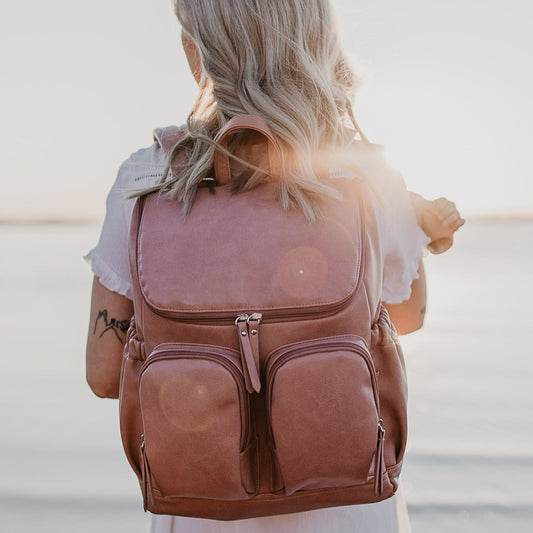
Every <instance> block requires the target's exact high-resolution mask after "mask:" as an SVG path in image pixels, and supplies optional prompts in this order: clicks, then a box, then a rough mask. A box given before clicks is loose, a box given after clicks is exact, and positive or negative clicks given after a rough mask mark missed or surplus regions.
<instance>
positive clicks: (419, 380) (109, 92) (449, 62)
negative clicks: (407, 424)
mask: <svg viewBox="0 0 533 533" xmlns="http://www.w3.org/2000/svg"><path fill="white" fill-rule="evenodd" d="M333 3H334V5H335V7H336V8H337V14H338V19H339V26H340V31H341V35H342V40H343V43H344V48H345V51H346V52H347V53H348V55H349V57H350V59H351V62H352V65H353V67H354V69H355V71H356V72H357V73H358V74H359V75H360V77H361V78H362V81H363V86H362V89H361V90H360V91H359V93H358V95H357V98H356V105H355V109H356V115H357V117H358V120H359V122H360V125H361V126H362V127H363V129H364V131H365V132H366V134H367V136H368V137H369V138H370V139H371V140H373V141H375V142H379V143H382V144H385V146H386V149H387V154H388V157H389V160H390V161H391V163H392V164H393V165H395V166H396V167H398V168H400V169H401V170H402V171H403V173H404V176H405V180H406V183H407V185H408V187H409V188H410V189H411V190H414V191H417V192H419V193H421V194H423V195H424V196H426V197H429V198H436V197H438V196H441V195H445V196H447V197H448V198H450V199H452V200H454V201H455V202H456V203H457V205H458V207H459V209H460V210H461V212H462V213H463V214H464V215H465V216H466V218H467V219H468V221H467V224H466V225H465V227H464V228H462V229H461V230H460V231H459V233H458V235H457V238H456V244H455V246H454V248H453V249H452V250H451V251H450V252H448V253H446V254H444V255H442V256H431V257H428V258H427V271H428V284H429V305H428V314H427V320H426V325H425V327H424V329H423V330H422V331H420V332H417V333H415V334H412V335H410V336H408V337H406V338H404V341H403V345H404V348H405V352H406V358H407V365H408V371H409V379H410V391H411V392H410V420H411V429H410V440H409V446H408V455H407V459H406V467H405V471H404V474H403V483H404V492H405V495H406V498H407V501H408V504H409V510H410V514H411V521H412V527H413V531H414V533H426V532H437V533H440V532H449V531H454V532H473V533H474V532H478V531H479V532H481V531H483V532H494V533H496V532H501V531H504V528H505V529H507V528H512V527H515V528H517V530H522V531H527V530H528V529H530V528H531V526H530V524H531V523H532V522H533V488H531V484H530V483H528V482H529V480H530V478H531V475H533V449H532V445H531V442H532V441H533V428H532V425H531V412H532V410H533V397H532V394H531V392H530V390H531V386H530V381H531V374H532V370H533V362H532V356H533V350H532V348H531V342H530V337H531V333H532V326H531V323H532V320H531V319H532V316H531V310H530V307H529V302H530V301H531V300H533V284H532V283H531V279H530V273H531V272H532V271H533V246H532V245H533V185H532V183H533V180H532V179H531V178H532V177H533V176H532V174H533V158H532V157H531V154H532V146H533V133H532V131H533V130H532V128H531V124H532V123H533V104H532V101H531V94H533V69H532V68H531V59H530V54H531V52H532V50H533V33H532V32H531V31H530V28H531V21H532V20H533V4H532V3H531V2H529V0H506V1H504V0H446V1H444V0H404V1H403V2H395V1H394V0H375V1H373V2H371V3H370V2H359V1H354V0H350V1H348V0H334V1H333ZM0 43H1V46H0V57H1V60H2V97H1V98H0V113H1V115H0V116H1V121H0V138H1V143H0V146H1V154H2V161H3V163H4V164H5V165H6V166H5V167H4V171H3V175H2V193H1V194H0V250H1V254H2V255H1V260H0V302H1V303H2V305H1V307H0V338H1V339H2V344H3V350H2V372H1V373H0V427H1V428H2V429H1V434H2V454H0V471H1V472H2V476H0V523H1V524H2V527H1V529H2V530H5V531H9V532H28V531H34V530H35V529H37V528H38V529H39V531H41V532H42V533H43V532H48V531H54V532H57V531H72V530H75V531H78V532H92V531H96V530H98V531H113V532H116V533H118V532H122V531H124V532H126V531H128V532H131V533H134V532H137V531H139V532H142V531H146V528H147V522H146V520H147V519H146V517H145V516H144V515H143V513H142V509H141V500H140V492H139V490H138V487H137V486H136V481H135V477H134V475H133V473H132V472H131V471H130V469H129V466H128V465H127V463H126V460H125V458H124V457H123V452H122V449H121V444H120V440H119V435H118V425H117V415H118V413H117V410H118V405H117V403H116V402H114V401H110V400H109V401H107V400H100V399H97V398H96V397H94V396H92V394H91V392H90V390H89V388H88V387H87V386H86V384H85V378H84V370H85V369H84V350H85V338H86V333H87V321H88V309H89V296H90V284H91V280H92V274H91V273H90V271H89V268H88V267H87V266H86V265H85V264H84V262H83V260H82V255H83V254H85V253H86V252H87V251H89V249H90V248H91V247H92V246H94V245H95V244H96V241H97V239H98V234H99V230H100V225H101V222H102V220H103V216H104V214H105V197H106V194H107V192H108V190H109V188H110V187H111V184H112V183H113V181H114V179H115V175H116V171H117V169H118V166H119V165H120V163H121V162H122V161H123V160H125V159H126V158H127V157H128V156H129V154H130V153H131V152H134V151H136V150H137V149H138V148H140V147H143V146H148V145H150V144H151V142H152V138H151V131H152V129H153V128H155V127H157V126H165V125H169V124H180V123H182V122H184V121H185V119H186V116H187V114H188V112H189V110H190V108H191V105H192V101H193V98H194V95H195V83H194V81H193V79H192V76H190V74H189V72H188V68H187V66H186V62H185V57H184V54H183V52H182V50H181V44H180V34H179V27H178V24H177V22H176V21H175V18H174V16H173V14H172V10H171V7H170V1H169V0H155V1H154V0H152V1H151V2H148V1H146V0H127V1H126V0H114V1H113V2H105V1H104V0H93V1H92V2H90V3H76V2H69V1H67V0H49V1H48V2H37V1H36V0H28V1H26V2H18V1H15V0H4V1H3V2H2V3H1V5H0ZM4 526H5V527H4ZM377 533H378V532H377Z"/></svg>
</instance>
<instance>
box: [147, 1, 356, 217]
mask: <svg viewBox="0 0 533 533" xmlns="http://www.w3.org/2000/svg"><path fill="white" fill-rule="evenodd" d="M174 2H175V12H176V15H177V17H178V19H179V21H180V23H181V25H182V27H183V29H184V31H185V32H186V33H187V34H188V35H189V36H190V37H191V38H192V39H193V40H194V42H195V43H196V45H197V47H198V49H199V53H200V58H201V64H202V73H201V79H200V82H199V86H200V90H199V94H198V97H197V99H196V102H195V104H194V108H193V110H192V112H191V114H190V115H189V117H188V120H187V126H188V128H187V131H186V134H185V135H184V136H183V137H182V139H181V140H180V141H179V142H178V144H177V145H176V146H175V147H174V149H173V150H172V151H171V153H170V154H169V162H168V166H167V168H166V169H165V174H164V177H163V180H162V182H161V184H160V185H158V186H156V187H153V188H151V189H149V190H147V191H146V190H145V191H143V193H147V192H153V191H155V190H160V191H162V192H164V193H165V194H166V196H168V197H170V198H173V199H177V200H179V201H181V202H182V203H183V210H184V212H185V213H188V212H189V211H190V209H191V207H192V204H193V202H194V198H195V194H196V191H197V189H198V187H199V186H200V184H201V183H202V181H204V180H205V179H209V178H212V177H213V155H214V152H215V149H217V147H218V144H217V142H216V140H217V134H218V132H219V131H220V130H221V128H222V127H223V126H224V125H225V124H226V123H227V122H228V120H229V119H230V118H231V117H233V116H235V115H239V114H251V115H257V116H259V117H261V118H263V119H264V120H265V121H266V122H267V123H268V124H269V126H270V128H271V130H272V132H273V135H274V137H275V138H276V140H277V141H278V143H279V145H280V147H281V149H282V169H283V172H282V178H281V180H280V181H279V194H278V196H279V200H280V202H281V205H282V207H283V208H284V209H290V208H294V207H297V208H300V209H301V210H302V211H303V212H304V214H305V216H306V217H307V218H308V219H309V220H316V219H317V218H319V217H320V209H319V207H318V203H317V198H318V197H319V196H321V195H324V194H325V195H329V196H337V197H338V193H337V191H336V190H335V189H334V188H332V187H330V186H329V185H327V183H325V182H324V181H321V180H320V179H319V177H318V176H317V175H316V173H315V169H314V167H313V159H314V156H315V155H316V153H317V152H318V151H319V150H321V149H326V150H331V149H332V148H341V149H342V147H343V146H345V145H346V143H347V142H348V141H347V136H346V125H347V123H348V121H349V120H350V119H351V120H352V123H354V121H353V114H352V109H351V99H352V98H353V93H354V89H355V87H356V78H355V77H354V75H353V73H352V72H351V70H350V68H349V67H348V65H347V62H346V60H345V58H344V56H343V54H342V52H341V49H340V46H339V41H338V35H337V31H336V27H335V21H334V19H333V13H332V7H331V5H330V2H329V0H174ZM243 142H246V140H245V136H244V135H238V134H237V135H234V136H233V137H232V139H231V140H230V143H229V146H228V148H229V150H228V152H229V153H233V152H234V151H235V147H236V146H238V145H239V143H241V144H242V143H243ZM182 150H185V153H186V155H187V157H186V160H187V162H186V163H185V166H184V168H183V169H182V170H181V172H180V173H179V175H177V176H171V177H169V175H168V173H169V167H170V164H171V162H172V160H173V158H174V157H175V156H176V155H177V154H178V153H179V152H180V151H182ZM233 157H234V158H235V159H237V160H239V161H241V163H242V162H243V161H242V159H239V158H238V157H235V155H233ZM247 163H248V167H249V168H251V173H248V174H247V175H246V179H244V180H243V179H240V180H238V179H235V180H233V179H232V189H233V190H234V191H235V192H238V191H240V190H244V189H250V188H252V187H254V186H256V185H257V184H258V183H259V182H260V181H262V180H263V179H265V174H268V172H267V171H265V170H262V167H263V165H262V162H261V161H258V160H256V161H253V162H250V161H248V162H247Z"/></svg>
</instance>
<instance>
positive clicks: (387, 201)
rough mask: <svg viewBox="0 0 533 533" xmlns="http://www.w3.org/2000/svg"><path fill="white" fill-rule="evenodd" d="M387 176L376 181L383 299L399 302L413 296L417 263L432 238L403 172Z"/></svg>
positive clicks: (394, 302)
mask: <svg viewBox="0 0 533 533" xmlns="http://www.w3.org/2000/svg"><path fill="white" fill-rule="evenodd" d="M384 176H385V175H384ZM386 176H387V177H386V179H381V180H380V179H379V178H378V179H377V180H376V181H374V182H373V186H374V189H375V192H376V194H377V198H376V202H375V209H376V217H377V222H378V226H379V231H380V238H381V249H382V254H383V293H382V299H383V301H384V302H385V303H388V304H398V303H401V302H403V301H404V300H408V299H409V297H410V296H411V284H412V282H413V281H414V280H415V279H417V278H418V263H419V261H420V259H421V258H422V257H423V255H424V253H425V249H426V246H427V245H428V243H429V241H430V239H429V237H428V236H427V235H426V234H425V233H424V232H423V231H422V229H421V228H420V226H419V225H418V223H417V220H416V216H415V212H414V210H413V206H412V204H411V199H410V197H409V194H408V192H407V189H406V187H405V183H404V181H403V178H402V176H401V175H400V174H399V173H387V174H386Z"/></svg>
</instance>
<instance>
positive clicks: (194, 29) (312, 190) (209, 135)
mask: <svg viewBox="0 0 533 533" xmlns="http://www.w3.org/2000/svg"><path fill="white" fill-rule="evenodd" d="M175 7H176V13H177V16H178V18H179V20H180V22H181V25H182V27H183V44H184V48H185V51H186V54H187V58H188V60H189V64H190V66H191V70H192V73H193V75H194V77H195V78H196V80H197V81H198V83H199V86H200V90H199V95H198V98H197V100H196V103H195V106H194V108H193V111H192V113H191V115H190V117H189V121H188V125H187V129H186V130H185V135H184V137H183V138H182V139H181V140H180V146H178V147H176V150H175V151H174V152H177V150H178V148H180V149H181V148H186V149H187V154H188V160H187V162H186V164H185V167H184V169H183V170H182V172H181V173H180V174H179V175H178V176H171V175H169V174H168V169H166V170H165V171H164V172H163V169H165V168H166V166H167V159H166V157H165V155H164V154H163V153H162V150H161V149H160V147H159V145H158V144H157V143H154V145H153V146H151V147H149V148H147V149H142V150H139V151H138V152H136V153H135V154H133V155H132V156H131V157H130V159H129V160H128V161H126V162H125V163H124V164H123V165H122V167H121V169H120V171H119V174H118V177H117V180H116V182H115V184H114V186H113V188H112V189H111V192H110V195H109V197H108V201H107V215H106V220H105V223H104V227H103V230H102V234H101V237H100V240H99V243H98V245H97V247H96V248H95V249H94V250H92V251H91V252H90V254H89V255H88V260H90V262H91V263H92V269H93V272H94V274H95V278H94V284H93V294H92V304H91V318H90V326H89V336H88V344H87V379H88V382H89V384H90V386H91V388H92V389H93V391H94V392H95V393H96V394H97V395H99V396H106V397H116V396H117V392H118V390H117V383H118V378H119V374H120V366H121V360H122V348H123V344H124V341H125V335H126V330H127V328H128V325H129V319H130V317H131V316H132V315H133V304H132V301H131V299H132V289H131V280H130V274H129V266H128V248H127V246H128V245H127V243H128V231H129V223H130V219H131V213H132V209H133V204H134V200H133V199H131V196H132V194H139V192H138V191H139V189H140V188H141V189H142V192H144V193H146V192H151V191H155V190H163V191H165V193H166V194H167V195H168V196H169V197H171V198H174V199H176V201H177V202H179V203H180V204H181V206H182V208H183V211H184V212H185V213H188V211H189V210H190V209H191V206H192V204H193V202H194V196H195V192H196V190H197V188H198V186H199V185H200V183H201V182H202V181H204V180H206V179H207V180H209V179H210V178H211V177H212V173H213V154H214V151H215V146H216V143H215V142H214V138H215V136H216V134H217V133H218V131H219V130H220V129H221V128H222V127H223V126H224V124H225V123H227V122H228V120H229V119H230V118H231V117H233V116H235V115H239V114H252V115H257V116H260V117H261V118H263V119H264V120H265V121H266V122H267V123H268V124H269V126H270V127H271V129H272V131H273V133H274V136H275V137H276V140H277V141H278V142H279V143H280V145H281V146H282V147H284V156H285V172H284V176H285V177H284V180H282V182H281V183H280V190H279V197H280V201H281V204H282V206H283V208H284V209H301V210H302V211H303V212H304V214H305V216H306V217H307V218H308V219H309V220H310V221H313V220H316V219H317V218H319V217H320V207H319V201H318V200H319V198H320V196H321V195H331V194H332V191H331V189H330V188H329V187H328V186H327V184H326V183H325V182H324V181H323V180H322V181H321V180H319V179H318V178H317V177H316V176H317V175H318V174H321V173H323V171H324V170H325V169H326V170H327V171H328V172H329V174H330V175H332V174H333V175H338V176H341V177H342V176H348V177H349V176H350V175H352V173H351V169H352V168H357V164H358V162H357V160H354V156H353V154H351V153H350V152H349V151H348V152H347V146H348V144H349V142H351V140H352V138H353V134H352V135H351V137H352V138H350V139H348V140H347V138H348V137H349V135H347V125H348V126H349V125H350V124H351V125H352V127H355V128H356V129H358V128H357V125H356V124H355V121H354V119H353V115H352V111H351V103H350V100H351V97H352V93H353V91H354V89H355V78H354V76H353V75H352V73H351V71H350V70H349V68H348V67H347V65H346V62H345V61H344V58H343V56H342V53H341V51H340V48H339V45H338V40H337V35H336V32H335V29H334V23H333V20H332V12H331V6H330V5H329V2H328V1H327V0H312V1H309V0H291V1H287V0H269V1H268V2H261V1H255V2H252V1H250V0H231V1H221V0H176V4H175ZM361 136H362V134H361ZM258 147H259V149H258ZM231 148H232V150H233V151H234V152H235V153H236V154H237V155H238V156H239V157H240V158H241V159H242V158H245V159H247V160H252V162H253V166H251V167H250V165H248V166H247V165H244V167H241V168H240V170H239V171H237V172H235V174H236V177H235V179H233V180H232V188H233V190H234V191H235V192H237V193H238V192H239V191H241V190H243V189H249V188H252V187H253V186H254V185H255V184H257V183H259V182H260V181H261V179H262V177H263V176H264V172H261V170H260V169H261V168H262V167H263V166H264V159H265V157H264V156H265V151H264V149H263V147H262V146H261V145H258V144H257V143H254V144H252V145H250V144H247V145H244V144H243V145H242V146H240V147H239V146H237V147H235V146H233V147H231ZM317 154H321V157H320V158H319V157H317ZM324 154H326V155H324ZM248 167H249V168H248ZM387 175H388V176H390V175H391V174H390V173H388V174H387ZM371 187H372V189H373V190H374V192H375V195H376V198H375V201H374V204H375V205H374V207H375V209H376V211H377V216H378V223H379V226H380V234H381V237H382V251H383V256H384V259H385V270H384V287H383V301H384V302H385V303H386V304H387V308H388V310H389V312H390V316H391V318H392V320H393V322H394V323H395V325H396V327H397V329H398V331H399V333H408V332H411V331H414V330H416V329H418V328H420V327H421V326H422V323H423V318H424V309H425V277H424V270H423V266H422V262H421V256H422V252H423V249H424V247H425V246H427V245H428V244H430V246H431V247H433V250H434V251H444V249H447V248H448V247H449V246H450V245H451V243H452V237H453V233H454V231H456V230H457V229H458V228H459V227H460V226H461V225H462V223H463V220H462V219H461V218H460V216H459V213H458V212H457V210H456V209H455V206H454V205H453V204H451V203H450V202H448V201H447V200H445V199H439V200H438V201H435V202H429V201H426V200H424V199H423V198H421V197H419V196H416V195H411V196H410V195H409V194H408V193H407V191H406V190H405V187H404V184H403V181H402V180H401V178H400V177H399V176H397V175H396V176H395V177H394V178H393V179H390V180H388V181H386V182H384V181H380V178H379V177H376V179H375V180H373V182H372V183H371ZM127 196H129V197H130V199H125V198H126V197H127ZM398 509H400V512H398ZM152 528H153V531H155V532H160V531H161V532H163V531H164V532H169V533H170V532H177V531H187V532H189V531H205V532H209V531H233V532H237V531H243V532H244V531H246V532H252V531H258V532H259V531H260V532H264V531H273V532H274V531H275V532H276V533H283V532H287V533H288V532H291V533H293V532H298V531H302V532H303V531H306V533H307V532H313V531H316V532H319V531H326V530H334V531H340V532H342V531H358V532H379V533H388V532H398V531H406V530H408V522H407V519H406V514H405V509H404V506H403V503H402V502H401V501H399V499H398V498H397V497H393V498H391V499H389V500H386V501H383V502H380V503H378V504H372V505H360V506H348V507H339V508H333V509H322V510H317V511H311V512H307V513H294V514H291V515H283V516H274V517H266V518H256V519H250V520H244V521H234V522H224V523H221V522H215V521H208V520H202V519H191V518H182V517H165V516H154V518H153V522H152Z"/></svg>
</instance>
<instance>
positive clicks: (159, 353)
mask: <svg viewBox="0 0 533 533" xmlns="http://www.w3.org/2000/svg"><path fill="white" fill-rule="evenodd" d="M192 358H194V359H196V358H198V359H204V360H207V361H213V362H215V363H218V364H220V365H221V366H223V367H224V368H225V369H226V370H228V371H229V372H230V373H231V375H232V376H233V378H234V381H235V383H236V384H237V389H238V391H239V400H240V405H241V444H240V445H241V450H244V449H245V448H246V446H247V445H248V440H249V434H250V424H251V416H250V398H249V396H248V394H246V390H245V384H244V375H243V371H242V370H241V368H240V367H239V364H238V363H237V361H238V360H239V356H238V354H237V352H233V351H230V350H228V349H223V348H217V347H216V346H204V345H195V344H171V343H167V344H161V345H159V347H157V348H156V349H155V350H154V351H153V352H152V355H150V357H148V359H146V361H145V362H144V364H143V366H142V367H141V371H140V373H139V385H140V382H141V379H142V376H143V374H144V372H146V370H147V368H148V367H149V366H150V365H151V364H152V363H155V362H156V361H160V360H165V359H192ZM233 359H235V361H234V360H233ZM143 444H144V437H143Z"/></svg>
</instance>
